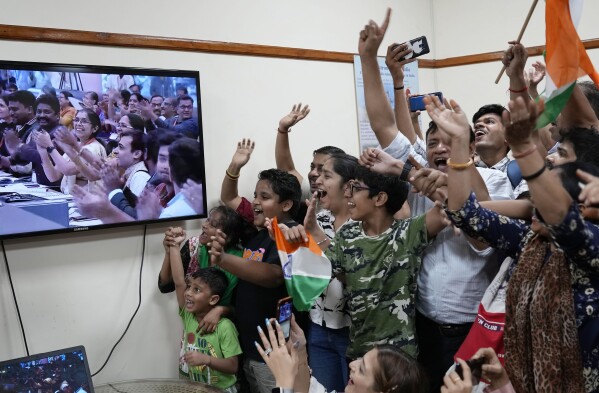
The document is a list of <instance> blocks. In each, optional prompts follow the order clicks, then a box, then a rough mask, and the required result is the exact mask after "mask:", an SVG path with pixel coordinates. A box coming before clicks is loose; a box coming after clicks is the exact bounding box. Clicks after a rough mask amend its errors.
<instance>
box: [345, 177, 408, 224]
mask: <svg viewBox="0 0 599 393" xmlns="http://www.w3.org/2000/svg"><path fill="white" fill-rule="evenodd" d="M356 179H358V180H361V181H363V182H364V184H366V186H367V187H369V188H370V190H368V196H369V197H370V198H372V197H373V196H375V195H377V194H378V193H379V192H384V193H386V194H387V203H385V209H386V210H387V213H389V214H391V215H393V214H395V213H396V212H397V211H398V210H399V209H401V206H402V205H403V204H404V202H405V201H406V199H407V197H408V191H409V187H408V183H406V182H404V181H401V180H399V177H398V176H388V175H381V174H380V173H376V172H372V171H370V170H369V169H368V168H365V167H363V166H359V167H358V168H356Z"/></svg>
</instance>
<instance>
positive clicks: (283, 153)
mask: <svg viewBox="0 0 599 393" xmlns="http://www.w3.org/2000/svg"><path fill="white" fill-rule="evenodd" d="M308 113H310V107H309V106H308V105H305V106H304V107H303V108H302V104H301V103H299V104H297V105H293V108H291V112H289V113H288V114H287V115H285V116H284V117H282V118H281V120H279V128H277V140H276V143H275V161H276V163H277V169H280V170H282V171H285V172H289V173H291V174H292V175H293V176H295V177H296V178H297V180H298V181H299V183H300V184H302V181H303V180H304V178H303V176H302V175H301V174H300V173H299V172H298V171H297V169H296V168H295V164H294V163H293V157H292V156H291V149H290V148H289V132H291V127H293V126H294V125H296V124H297V123H299V122H300V121H301V120H302V119H303V118H305V117H306V116H308Z"/></svg>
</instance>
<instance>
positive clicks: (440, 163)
mask: <svg viewBox="0 0 599 393" xmlns="http://www.w3.org/2000/svg"><path fill="white" fill-rule="evenodd" d="M433 162H434V164H435V166H436V167H437V169H438V170H440V171H442V172H447V157H437V158H435V159H434V160H433Z"/></svg>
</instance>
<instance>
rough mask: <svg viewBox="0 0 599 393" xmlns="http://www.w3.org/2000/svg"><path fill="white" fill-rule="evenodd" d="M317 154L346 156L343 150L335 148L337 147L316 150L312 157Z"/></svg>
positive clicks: (324, 147)
mask: <svg viewBox="0 0 599 393" xmlns="http://www.w3.org/2000/svg"><path fill="white" fill-rule="evenodd" d="M315 154H326V155H333V154H345V152H344V151H343V150H342V149H340V148H338V147H335V146H323V147H321V148H318V149H316V150H314V152H313V153H312V155H315Z"/></svg>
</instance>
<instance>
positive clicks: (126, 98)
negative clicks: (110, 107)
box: [120, 90, 131, 104]
mask: <svg viewBox="0 0 599 393" xmlns="http://www.w3.org/2000/svg"><path fill="white" fill-rule="evenodd" d="M120 95H121V98H122V99H123V102H124V103H125V104H129V98H131V92H130V91H129V90H121V91H120Z"/></svg>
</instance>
